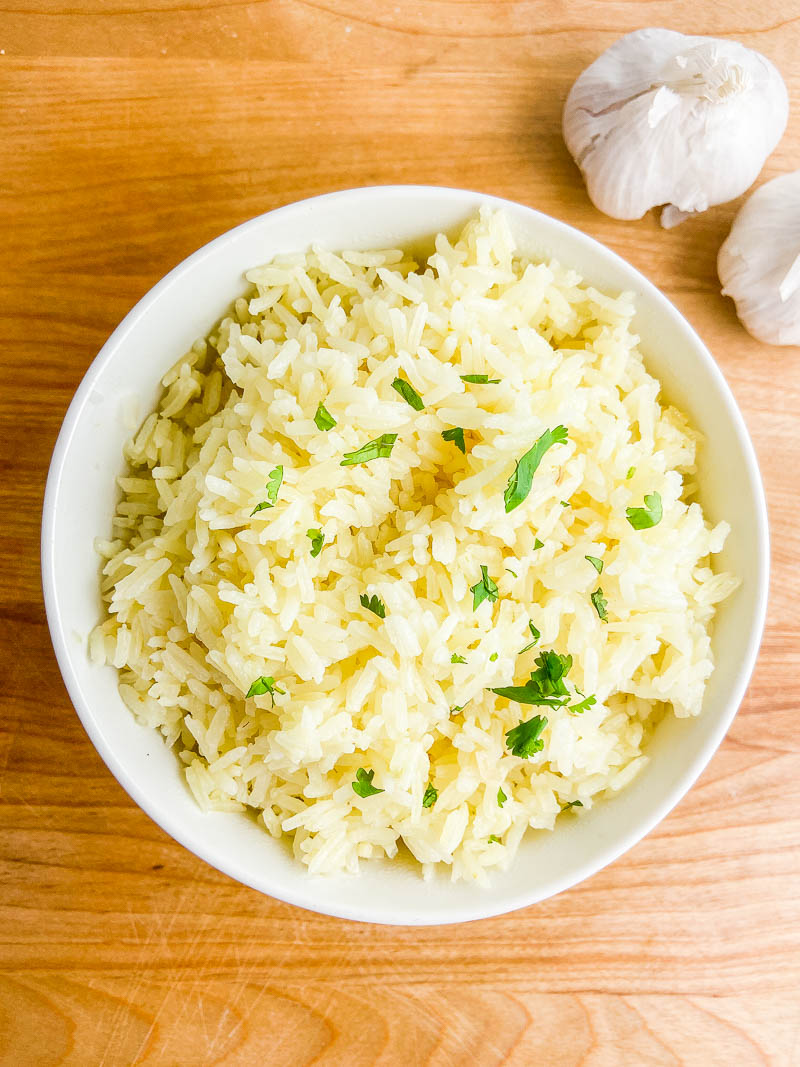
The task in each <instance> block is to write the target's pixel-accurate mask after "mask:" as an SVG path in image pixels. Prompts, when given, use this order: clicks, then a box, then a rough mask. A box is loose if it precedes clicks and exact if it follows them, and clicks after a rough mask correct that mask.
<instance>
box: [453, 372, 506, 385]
mask: <svg viewBox="0 0 800 1067" xmlns="http://www.w3.org/2000/svg"><path fill="white" fill-rule="evenodd" d="M459 377H460V378H461V381H462V382H469V384H470V385H499V384H500V379H499V378H490V377H489V375H488V374H460V375H459Z"/></svg>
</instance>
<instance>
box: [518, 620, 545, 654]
mask: <svg viewBox="0 0 800 1067" xmlns="http://www.w3.org/2000/svg"><path fill="white" fill-rule="evenodd" d="M528 629H529V630H530V632H531V637H532V638H533V640H532V641H531V643H530V644H529V645H526V646H525V647H524V648H521V649H520V650H519V652H518V653H517V655H518V656H521V655H522V653H523V652H528V651H529V650H530V649H531V648H533V646H534V645H535V644H536V642H537V641H538V640H539V638H540V637H541V636H542V635H541V634H540V633H539V631H538V630H537V629H536V627H535V626H534V625H533V623H532V622H529V623H528Z"/></svg>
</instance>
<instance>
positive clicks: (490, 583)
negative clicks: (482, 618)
mask: <svg viewBox="0 0 800 1067" xmlns="http://www.w3.org/2000/svg"><path fill="white" fill-rule="evenodd" d="M470 591H471V592H472V610H473V611H477V610H478V608H479V607H480V606H481V604H482V603H483V602H484V600H489V601H491V602H492V603H494V601H495V600H497V582H495V581H494V579H493V578H490V577H489V572H488V570H487V568H486V567H484V566H483V565H481V580H480V581H479V582H476V583H475V585H471V586H470Z"/></svg>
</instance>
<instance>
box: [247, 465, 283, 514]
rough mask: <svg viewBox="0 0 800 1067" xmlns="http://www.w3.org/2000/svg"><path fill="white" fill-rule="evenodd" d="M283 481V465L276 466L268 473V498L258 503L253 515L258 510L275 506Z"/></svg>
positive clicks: (252, 512)
mask: <svg viewBox="0 0 800 1067" xmlns="http://www.w3.org/2000/svg"><path fill="white" fill-rule="evenodd" d="M282 481H283V467H282V466H281V467H276V468H275V469H274V470H271V471H270V472H269V474H268V475H267V499H266V500H262V501H261V503H260V504H256V506H255V507H254V508H253V510H252V511H251V512H250V514H251V515H255V513H256V512H257V511H263V510H264V509H265V508H274V507H275V501H276V500H277V499H278V490H279V489H280V487H281V482H282Z"/></svg>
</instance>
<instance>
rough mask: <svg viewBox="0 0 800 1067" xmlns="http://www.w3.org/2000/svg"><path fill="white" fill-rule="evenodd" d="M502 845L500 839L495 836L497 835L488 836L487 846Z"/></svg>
mask: <svg viewBox="0 0 800 1067" xmlns="http://www.w3.org/2000/svg"><path fill="white" fill-rule="evenodd" d="M502 843H503V842H502V841H501V840H500V838H499V837H498V836H497V834H489V844H490V845H502Z"/></svg>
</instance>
